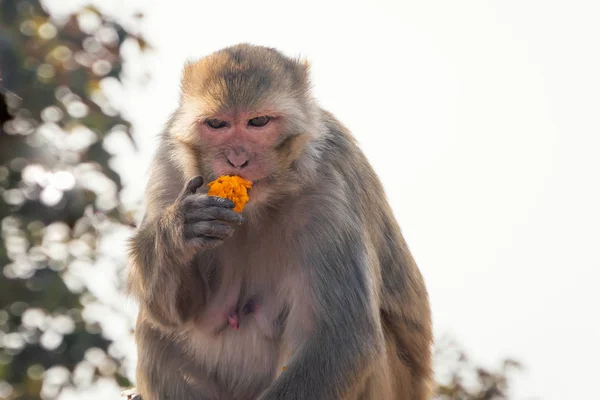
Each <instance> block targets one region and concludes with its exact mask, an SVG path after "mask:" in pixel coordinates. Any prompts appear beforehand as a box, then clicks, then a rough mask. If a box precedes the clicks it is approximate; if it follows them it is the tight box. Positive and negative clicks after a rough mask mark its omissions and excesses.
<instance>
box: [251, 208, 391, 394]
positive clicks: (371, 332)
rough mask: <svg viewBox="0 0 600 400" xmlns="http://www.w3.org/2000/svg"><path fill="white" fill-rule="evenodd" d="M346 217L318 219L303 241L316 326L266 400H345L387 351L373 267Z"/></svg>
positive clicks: (303, 259)
mask: <svg viewBox="0 0 600 400" xmlns="http://www.w3.org/2000/svg"><path fill="white" fill-rule="evenodd" d="M324 208H326V207H324ZM332 214H336V213H332ZM337 215H347V214H344V213H337ZM343 219H344V220H339V221H331V220H329V221H328V220H327V218H326V217H324V216H319V217H316V218H314V221H315V223H314V224H312V225H313V226H311V227H309V229H305V230H304V231H305V232H307V234H304V235H301V236H300V237H299V243H301V247H302V249H299V253H300V254H299V257H300V259H301V264H302V267H301V268H303V269H304V270H303V272H304V273H305V277H306V279H307V282H308V286H310V289H311V291H312V294H313V296H311V297H312V299H313V300H308V301H310V302H311V304H310V309H311V314H312V319H313V321H312V322H313V323H312V326H311V327H310V328H308V329H307V331H308V333H307V337H306V340H305V342H304V343H303V344H302V345H301V346H300V348H298V349H297V350H296V353H295V354H294V355H293V357H292V359H291V360H289V361H288V363H287V365H286V369H285V371H284V372H283V373H282V374H281V375H280V376H279V377H278V379H277V380H276V381H275V382H274V383H273V384H272V385H271V386H270V387H269V388H268V389H267V390H266V391H265V393H263V395H262V396H261V397H260V399H261V400H274V399H286V400H287V399H290V400H296V399H297V400H300V399H303V400H304V399H319V400H337V399H340V398H343V395H344V394H345V393H347V392H348V391H350V390H352V389H354V388H356V386H357V385H359V384H360V383H361V382H359V379H360V378H361V377H364V376H365V374H364V372H365V370H366V369H368V368H369V367H370V365H371V362H372V361H373V360H374V359H376V358H378V357H380V355H381V352H382V351H383V336H382V332H381V331H380V330H379V328H378V327H379V324H378V322H377V321H376V318H378V317H377V315H378V314H377V310H378V307H377V304H376V298H375V288H374V287H373V278H372V276H371V274H372V272H371V271H372V268H373V266H369V265H368V256H367V252H366V249H365V246H364V244H363V237H362V232H361V230H360V226H358V225H355V224H356V222H355V221H356V219H353V218H350V217H347V218H343Z"/></svg>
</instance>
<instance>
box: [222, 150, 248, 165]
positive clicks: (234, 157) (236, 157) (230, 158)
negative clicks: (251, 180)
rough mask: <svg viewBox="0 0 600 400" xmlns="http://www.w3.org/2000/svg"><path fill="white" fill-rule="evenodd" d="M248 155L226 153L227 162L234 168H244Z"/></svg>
mask: <svg viewBox="0 0 600 400" xmlns="http://www.w3.org/2000/svg"><path fill="white" fill-rule="evenodd" d="M248 161H249V160H248V157H247V156H246V154H235V153H229V154H227V162H228V163H229V165H231V166H232V167H235V168H244V167H246V166H247V165H248Z"/></svg>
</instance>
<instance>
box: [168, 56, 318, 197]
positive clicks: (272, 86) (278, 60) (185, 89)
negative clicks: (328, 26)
mask: <svg viewBox="0 0 600 400" xmlns="http://www.w3.org/2000/svg"><path fill="white" fill-rule="evenodd" d="M312 115H314V107H313V105H312V100H311V96H310V94H309V84H308V65H307V64H305V63H301V62H299V61H297V60H292V59H289V58H287V57H284V56H282V55H281V54H279V53H278V52H275V51H273V50H271V49H267V48H262V47H255V46H249V45H239V46H234V47H232V48H229V49H225V50H222V51H219V52H217V53H214V54H212V55H210V56H208V57H205V58H203V59H201V60H199V61H197V62H195V63H190V64H188V65H186V67H185V69H184V73H183V78H182V97H181V104H180V107H179V110H178V112H177V114H176V115H175V118H174V122H173V126H172V132H173V133H174V135H175V136H176V138H177V139H178V140H179V141H180V142H182V143H184V144H185V145H186V147H188V148H190V149H192V151H193V153H194V154H195V156H194V160H193V163H194V164H195V166H194V167H195V168H196V170H194V171H191V172H190V173H194V174H197V173H201V174H202V175H203V176H204V177H205V178H208V179H215V178H216V177H218V176H220V175H239V176H241V177H242V178H244V179H248V180H251V181H253V182H254V183H255V185H256V184H258V185H259V186H261V187H264V186H265V185H267V184H273V183H275V182H282V181H284V180H285V178H284V177H285V176H286V175H287V174H286V172H288V171H289V170H290V168H292V165H293V163H294V161H295V160H297V159H298V157H300V155H301V154H302V152H303V151H304V148H305V145H306V142H307V140H308V139H309V136H310V135H311V132H313V131H314V126H313V120H314V117H312ZM253 191H254V192H255V193H256V190H255V186H254V187H253Z"/></svg>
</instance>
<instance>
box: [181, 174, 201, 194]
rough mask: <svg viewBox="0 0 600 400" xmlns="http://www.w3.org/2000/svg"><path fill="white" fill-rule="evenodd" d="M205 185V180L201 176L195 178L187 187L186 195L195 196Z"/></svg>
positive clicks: (184, 190) (184, 191)
mask: <svg viewBox="0 0 600 400" xmlns="http://www.w3.org/2000/svg"><path fill="white" fill-rule="evenodd" d="M203 184H204V179H202V177H201V176H200V175H198V176H195V177H193V178H192V179H190V180H189V181H188V183H187V184H186V185H185V189H183V193H184V194H194V193H196V190H198V189H199V188H200V187H201V186H202V185H203Z"/></svg>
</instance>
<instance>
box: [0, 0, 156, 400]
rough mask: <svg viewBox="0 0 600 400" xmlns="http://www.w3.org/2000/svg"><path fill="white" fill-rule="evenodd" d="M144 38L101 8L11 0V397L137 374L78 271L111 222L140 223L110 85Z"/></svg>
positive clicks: (2, 318)
mask: <svg viewBox="0 0 600 400" xmlns="http://www.w3.org/2000/svg"><path fill="white" fill-rule="evenodd" d="M132 41H133V42H134V43H136V44H137V45H139V46H140V47H144V46H145V42H144V40H143V38H141V37H140V36H138V35H135V34H133V33H131V32H129V31H127V30H126V29H125V28H124V27H123V26H121V25H120V24H118V23H116V22H115V21H114V20H112V19H111V18H109V17H107V16H106V15H103V14H102V13H100V12H99V11H98V10H97V9H95V8H93V7H85V8H82V9H80V10H78V11H77V12H75V13H74V14H72V15H70V16H68V17H67V18H64V19H61V20H58V19H56V18H52V17H51V16H49V15H48V12H47V11H46V10H45V9H44V7H42V4H40V2H39V1H38V0H0V89H1V94H2V96H1V98H2V101H1V102H0V118H1V122H2V129H1V130H0V224H1V235H2V236H1V237H2V240H1V241H0V268H1V271H2V275H1V276H0V399H16V398H19V399H39V398H44V399H52V398H56V397H57V396H58V394H59V393H60V392H61V391H62V390H63V389H64V388H65V387H67V386H82V385H86V384H89V383H91V382H92V381H93V380H94V379H95V378H96V377H99V376H105V377H110V378H116V379H117V380H118V381H119V382H120V383H121V385H128V384H129V382H128V381H127V380H126V378H125V373H124V372H123V370H122V369H121V368H120V365H121V361H122V357H123V354H122V353H121V352H119V351H117V350H115V349H114V348H113V347H111V342H110V340H109V339H107V337H106V336H105V335H103V333H102V331H101V329H100V326H99V325H98V323H96V322H93V321H91V320H89V319H88V318H86V313H85V310H86V305H88V304H92V303H93V302H94V301H95V300H94V297H93V296H92V295H91V294H90V292H89V291H88V290H87V289H86V286H85V284H84V283H83V280H82V279H79V278H80V277H78V271H85V268H87V267H89V266H92V265H93V264H94V261H95V259H96V258H97V256H98V243H99V240H100V239H101V235H102V234H103V233H102V231H101V229H100V228H101V227H102V226H105V225H106V223H108V224H109V225H113V224H130V222H131V215H130V213H127V212H125V211H124V210H122V208H121V207H120V206H119V199H118V194H119V191H120V190H121V182H120V179H119V175H118V174H117V173H116V172H115V171H113V170H112V169H111V168H110V166H109V160H110V158H111V155H110V154H109V153H108V152H107V151H106V150H105V149H104V147H103V143H104V139H105V138H106V137H107V136H108V135H109V134H111V133H115V132H120V133H122V134H124V135H129V131H130V124H129V122H128V121H127V120H125V119H124V118H123V117H122V116H121V115H120V113H119V111H118V110H116V109H115V108H113V106H111V103H110V102H109V101H108V98H107V96H106V94H105V90H104V88H105V87H106V86H107V85H113V86H114V85H120V76H121V70H122V63H123V59H122V56H121V53H120V50H121V48H122V46H123V45H124V43H126V42H132ZM99 216H102V217H103V219H102V220H100V219H99V218H98V217H99ZM102 221H104V223H101V222H102ZM79 274H80V273H79Z"/></svg>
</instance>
